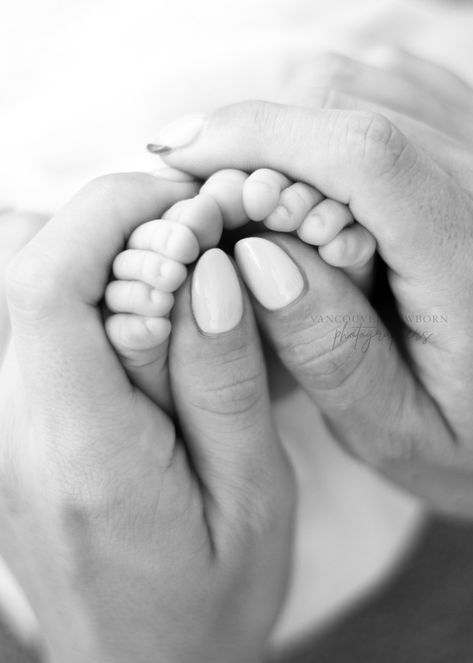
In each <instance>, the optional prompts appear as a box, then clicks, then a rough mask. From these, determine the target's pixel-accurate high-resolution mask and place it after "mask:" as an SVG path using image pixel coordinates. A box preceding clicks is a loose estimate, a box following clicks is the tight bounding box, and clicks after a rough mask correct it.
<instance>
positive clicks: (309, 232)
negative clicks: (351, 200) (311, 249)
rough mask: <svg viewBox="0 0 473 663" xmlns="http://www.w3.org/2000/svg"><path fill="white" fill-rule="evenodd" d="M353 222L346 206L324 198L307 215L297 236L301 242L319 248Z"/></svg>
mask: <svg viewBox="0 0 473 663" xmlns="http://www.w3.org/2000/svg"><path fill="white" fill-rule="evenodd" d="M353 222H354V219H353V215H352V213H351V212H350V209H349V208H348V207H347V206H346V205H343V204H342V203H339V202H337V201H336V200H331V199H330V198H326V199H325V200H322V202H320V203H319V204H318V205H316V206H315V207H314V208H313V209H312V210H311V211H310V212H309V213H308V215H307V216H306V217H305V218H304V220H303V221H302V224H301V225H300V227H299V228H298V230H297V234H298V236H299V237H300V239H302V241H303V242H306V243H307V244H312V245H314V246H320V245H323V244H327V243H328V242H331V241H332V239H333V238H334V237H336V235H338V233H339V232H340V231H341V230H342V229H343V228H345V227H346V226H348V225H350V224H352V223H353Z"/></svg>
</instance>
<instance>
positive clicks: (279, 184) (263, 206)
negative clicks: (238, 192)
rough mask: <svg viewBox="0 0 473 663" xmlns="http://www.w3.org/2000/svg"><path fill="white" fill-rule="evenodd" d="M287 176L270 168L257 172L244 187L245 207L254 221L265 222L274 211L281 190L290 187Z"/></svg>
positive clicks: (260, 169) (252, 174) (250, 176)
mask: <svg viewBox="0 0 473 663" xmlns="http://www.w3.org/2000/svg"><path fill="white" fill-rule="evenodd" d="M289 184H290V180H288V178H287V177H286V176H285V175H282V174H281V173H278V172H277V171H275V170H271V169H269V168H259V169H258V170H255V171H254V172H253V173H251V175H249V177H248V179H247V180H246V182H245V183H244V185H243V205H244V208H245V211H246V214H247V216H248V217H249V218H250V219H251V220H252V221H263V220H264V219H266V217H267V216H268V215H269V214H271V212H273V211H274V209H275V207H276V206H277V204H278V202H279V197H280V195H281V190H282V189H284V188H285V187H287V186H289Z"/></svg>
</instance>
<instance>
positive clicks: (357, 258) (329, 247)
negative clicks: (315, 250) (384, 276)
mask: <svg viewBox="0 0 473 663" xmlns="http://www.w3.org/2000/svg"><path fill="white" fill-rule="evenodd" d="M375 251H376V240H375V239H374V237H373V235H372V234H371V233H370V232H368V230H366V228H364V227H363V226H361V225H360V224H358V223H355V224H353V225H352V226H350V227H348V228H345V229H344V230H342V231H341V232H340V233H339V234H338V235H337V236H336V237H335V238H334V239H333V240H332V241H331V242H329V243H328V244H325V245H324V246H320V247H319V255H320V256H321V258H323V260H325V262H327V263H329V264H330V265H333V266H334V267H351V268H358V267H363V266H364V265H365V264H366V263H368V262H369V261H370V260H371V258H372V257H373V255H374V253H375Z"/></svg>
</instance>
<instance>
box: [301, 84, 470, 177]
mask: <svg viewBox="0 0 473 663" xmlns="http://www.w3.org/2000/svg"><path fill="white" fill-rule="evenodd" d="M310 106H311V107H312V108H316V109H343V110H353V111H361V112H365V111H366V112H369V113H377V114H380V115H383V116H384V117H387V118H388V119H390V120H391V121H392V122H393V123H394V124H395V125H396V127H398V128H399V129H400V130H401V131H402V132H403V133H404V134H405V135H406V137H407V138H409V140H411V141H412V142H414V143H415V144H416V145H418V146H419V147H421V148H422V149H423V150H424V151H425V152H426V153H427V154H428V155H429V156H430V157H431V158H432V159H433V160H434V161H436V162H437V163H439V164H440V166H441V167H442V168H443V169H444V170H445V171H446V172H447V173H449V174H450V175H452V176H453V177H455V178H456V179H457V180H458V181H459V182H460V183H462V184H463V183H465V184H466V185H467V186H468V185H469V182H470V181H471V173H472V166H471V157H470V154H469V152H468V151H467V150H466V149H465V141H464V140H463V141H462V143H459V142H458V140H457V137H456V135H455V134H452V131H451V126H452V125H451V122H450V123H449V125H448V127H446V128H444V129H445V131H442V130H440V129H436V128H434V127H432V126H429V125H428V124H426V123H425V122H424V121H422V120H420V119H418V118H415V117H410V116H408V115H406V114H404V113H402V112H399V111H397V110H394V109H393V108H391V107H389V106H383V105H382V104H380V103H376V102H375V101H368V100H366V99H361V98H359V97H356V96H351V95H349V94H346V93H344V92H341V91H338V90H333V89H328V88H316V89H313V90H312V91H311V94H310Z"/></svg>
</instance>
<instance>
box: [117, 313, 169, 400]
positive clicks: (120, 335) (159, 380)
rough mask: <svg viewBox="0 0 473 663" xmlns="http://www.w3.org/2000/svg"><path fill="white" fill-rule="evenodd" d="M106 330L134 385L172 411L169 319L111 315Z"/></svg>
mask: <svg viewBox="0 0 473 663" xmlns="http://www.w3.org/2000/svg"><path fill="white" fill-rule="evenodd" d="M105 327H106V331H107V335H108V337H109V339H110V342H111V343H112V345H113V347H114V349H115V351H116V352H117V354H118V356H119V357H120V361H121V362H122V363H123V365H124V367H125V369H126V372H127V374H128V376H129V378H130V380H131V382H132V383H133V384H134V385H135V386H136V387H138V389H140V390H141V391H142V392H143V393H144V394H146V395H147V396H149V397H150V398H151V400H152V401H153V402H154V403H156V404H157V405H158V406H159V407H160V408H162V409H163V410H164V411H165V412H170V411H171V397H170V387H169V372H168V365H167V363H168V362H167V360H168V346H169V343H168V339H169V334H170V333H171V323H170V321H169V319H167V318H163V317H159V318H158V317H144V316H139V315H128V314H123V313H120V314H117V315H112V316H110V317H109V318H108V319H107V320H106V323H105Z"/></svg>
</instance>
